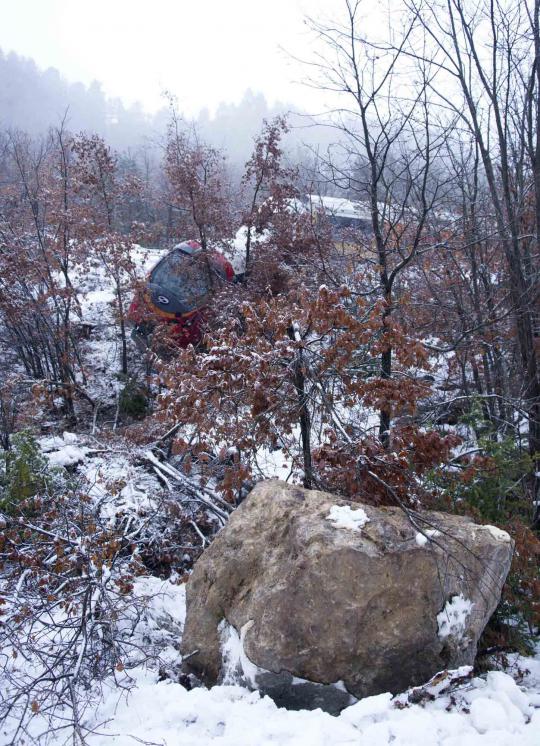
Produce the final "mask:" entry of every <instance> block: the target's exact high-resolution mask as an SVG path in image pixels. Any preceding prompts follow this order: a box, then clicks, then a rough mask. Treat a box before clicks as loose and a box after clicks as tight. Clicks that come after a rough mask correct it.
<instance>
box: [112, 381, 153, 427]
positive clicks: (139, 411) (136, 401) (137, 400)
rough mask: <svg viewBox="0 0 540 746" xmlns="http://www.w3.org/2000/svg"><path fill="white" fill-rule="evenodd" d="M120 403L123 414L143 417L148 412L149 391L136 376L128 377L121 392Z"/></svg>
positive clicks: (138, 418)
mask: <svg viewBox="0 0 540 746" xmlns="http://www.w3.org/2000/svg"><path fill="white" fill-rule="evenodd" d="M119 405H120V407H119V408H120V412H121V413H122V414H125V415H128V417H133V418H134V419H136V420H140V419H142V418H143V417H144V416H145V415H146V414H147V412H148V396H147V392H146V389H145V388H144V386H141V384H140V383H139V382H138V381H137V379H136V378H133V377H129V378H127V379H126V382H125V384H124V388H123V389H122V391H121V392H120V398H119Z"/></svg>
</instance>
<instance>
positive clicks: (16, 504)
mask: <svg viewBox="0 0 540 746" xmlns="http://www.w3.org/2000/svg"><path fill="white" fill-rule="evenodd" d="M59 477H60V474H59V470H58V469H53V468H51V467H50V466H49V463H48V461H47V459H46V458H45V457H44V456H43V454H42V453H41V451H40V450H39V446H38V444H37V442H36V440H35V438H34V436H33V435H32V433H31V432H30V431H29V430H21V431H20V432H18V433H15V434H14V435H12V436H11V440H10V449H9V450H7V451H2V452H0V510H3V511H5V512H6V513H14V512H15V511H16V510H17V509H18V508H20V507H21V505H23V504H24V502H25V501H27V500H28V499H29V498H32V497H35V496H36V495H38V494H39V493H44V492H49V491H50V489H51V487H52V484H53V482H56V481H58V479H59Z"/></svg>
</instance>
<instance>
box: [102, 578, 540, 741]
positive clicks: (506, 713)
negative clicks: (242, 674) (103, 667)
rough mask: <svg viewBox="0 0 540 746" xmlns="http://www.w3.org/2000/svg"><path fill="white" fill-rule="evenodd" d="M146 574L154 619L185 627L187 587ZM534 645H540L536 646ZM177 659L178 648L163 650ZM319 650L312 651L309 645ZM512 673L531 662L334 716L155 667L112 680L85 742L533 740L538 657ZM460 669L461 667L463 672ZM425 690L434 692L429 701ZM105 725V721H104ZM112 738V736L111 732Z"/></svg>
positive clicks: (539, 694)
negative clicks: (123, 686)
mask: <svg viewBox="0 0 540 746" xmlns="http://www.w3.org/2000/svg"><path fill="white" fill-rule="evenodd" d="M158 583H159V581H157V580H155V579H153V580H150V579H149V580H144V581H143V588H144V592H146V593H148V592H151V591H153V592H154V594H156V595H154V596H153V600H152V604H153V605H154V606H153V610H152V613H151V614H149V619H150V623H152V624H154V625H155V624H159V620H160V619H161V620H162V622H163V619H164V617H165V616H167V615H168V616H169V617H170V619H173V620H174V621H175V622H176V624H177V625H178V628H181V627H182V626H183V616H184V613H185V602H184V586H174V585H171V584H170V583H167V582H165V583H162V584H161V585H160V586H159V587H158V585H157V584H158ZM539 652H540V651H539ZM167 654H168V657H170V656H171V654H172V656H173V657H174V655H175V652H174V650H172V651H171V650H170V649H169V650H168V651H167ZM313 654H314V655H316V654H317V651H316V650H314V651H313ZM513 667H514V671H517V670H518V668H519V669H521V670H522V671H523V670H525V669H528V671H529V673H526V674H525V675H524V677H523V679H522V680H521V681H520V682H519V684H518V683H516V681H515V680H514V678H513V677H512V676H511V675H509V674H508V673H504V672H502V671H491V672H489V673H488V674H487V676H486V677H482V678H472V679H468V680H467V681H466V683H463V684H461V685H457V686H456V687H455V688H453V687H452V685H450V688H451V689H452V688H453V691H449V692H445V687H448V686H449V682H450V681H451V678H452V677H451V676H448V677H446V678H445V677H439V678H440V679H442V680H441V681H435V682H434V683H433V685H432V686H430V687H427V688H426V690H425V692H426V699H427V700H428V701H427V702H425V703H424V704H413V703H411V702H410V701H409V700H410V699H413V700H414V699H415V696H414V694H415V692H414V690H412V691H409V692H408V693H404V694H402V695H398V696H397V697H392V696H391V695H390V694H380V695H378V696H375V697H368V698H366V699H363V700H360V701H359V702H357V703H356V704H354V705H352V706H350V707H348V708H347V709H345V710H344V711H343V712H342V713H341V715H340V716H339V717H333V716H331V715H328V714H326V713H324V712H322V711H321V710H315V711H311V712H309V711H305V710H304V711H296V712H294V711H288V710H285V709H282V708H278V707H276V705H275V704H274V703H273V702H272V700H270V699H269V698H268V697H261V696H260V695H259V694H258V693H257V692H250V691H248V690H247V689H244V688H242V687H240V686H216V687H214V688H213V689H211V690H207V689H204V688H196V689H192V690H191V691H187V690H186V689H185V688H184V687H183V686H181V685H180V684H178V683H175V682H174V681H171V680H164V681H159V676H158V675H157V673H156V671H155V670H151V669H149V668H138V669H136V670H134V671H131V672H130V676H131V677H133V684H134V685H133V688H132V689H131V691H130V692H129V694H126V693H125V692H121V691H120V690H119V689H118V687H117V686H116V684H115V685H113V684H112V683H111V682H108V683H107V684H106V686H105V687H104V689H103V698H102V700H101V702H100V703H99V705H98V706H97V709H96V711H95V713H94V714H93V716H92V718H90V719H89V721H88V723H87V725H88V726H89V727H90V728H91V729H93V728H94V727H95V728H96V730H97V732H96V733H95V734H93V735H91V736H89V738H88V743H89V744H90V745H91V746H98V745H99V746H106V745H107V744H110V743H111V742H114V744H115V746H124V744H125V746H128V745H130V746H131V745H132V744H133V743H137V742H152V743H153V744H164V746H191V744H193V746H201V745H202V744H210V743H215V744H221V746H276V745H280V746H285V745H287V746H288V745H290V746H293V745H294V746H330V745H331V746H342V745H343V746H345V745H346V744H347V745H350V746H353V745H354V746H387V744H388V745H390V744H391V745H392V746H439V745H440V746H477V745H478V746H483V745H485V746H487V744H489V746H503V745H504V746H518V745H519V746H538V744H539V743H540V657H539V658H536V659H528V658H527V659H524V658H517V657H515V658H514V666H513ZM459 673H461V674H463V673H466V671H465V670H461V671H460V672H459ZM430 694H432V695H433V696H434V697H435V698H434V699H433V700H430V699H429V697H430ZM100 724H101V725H100ZM111 737H112V738H111Z"/></svg>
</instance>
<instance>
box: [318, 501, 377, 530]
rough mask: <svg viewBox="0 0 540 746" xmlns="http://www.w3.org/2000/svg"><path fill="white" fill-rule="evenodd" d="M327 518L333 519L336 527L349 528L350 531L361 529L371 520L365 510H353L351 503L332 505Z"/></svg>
mask: <svg viewBox="0 0 540 746" xmlns="http://www.w3.org/2000/svg"><path fill="white" fill-rule="evenodd" d="M326 520H328V521H332V523H333V524H334V527H335V528H347V529H349V530H350V531H360V530H361V529H362V528H363V527H364V526H365V525H366V523H368V522H369V518H368V517H367V515H366V512H365V510H363V509H362V508H358V509H357V510H352V508H351V507H350V505H332V507H331V508H330V512H329V513H328V515H327V516H326Z"/></svg>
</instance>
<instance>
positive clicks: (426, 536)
mask: <svg viewBox="0 0 540 746" xmlns="http://www.w3.org/2000/svg"><path fill="white" fill-rule="evenodd" d="M440 535H441V532H440V531H438V530H437V529H436V528H428V529H427V530H426V531H424V533H421V532H420V531H418V532H417V534H416V536H415V537H414V538H415V540H416V543H417V544H418V546H419V547H423V546H424V545H425V544H427V543H428V541H429V540H430V539H434V538H435V537H436V536H440Z"/></svg>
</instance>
